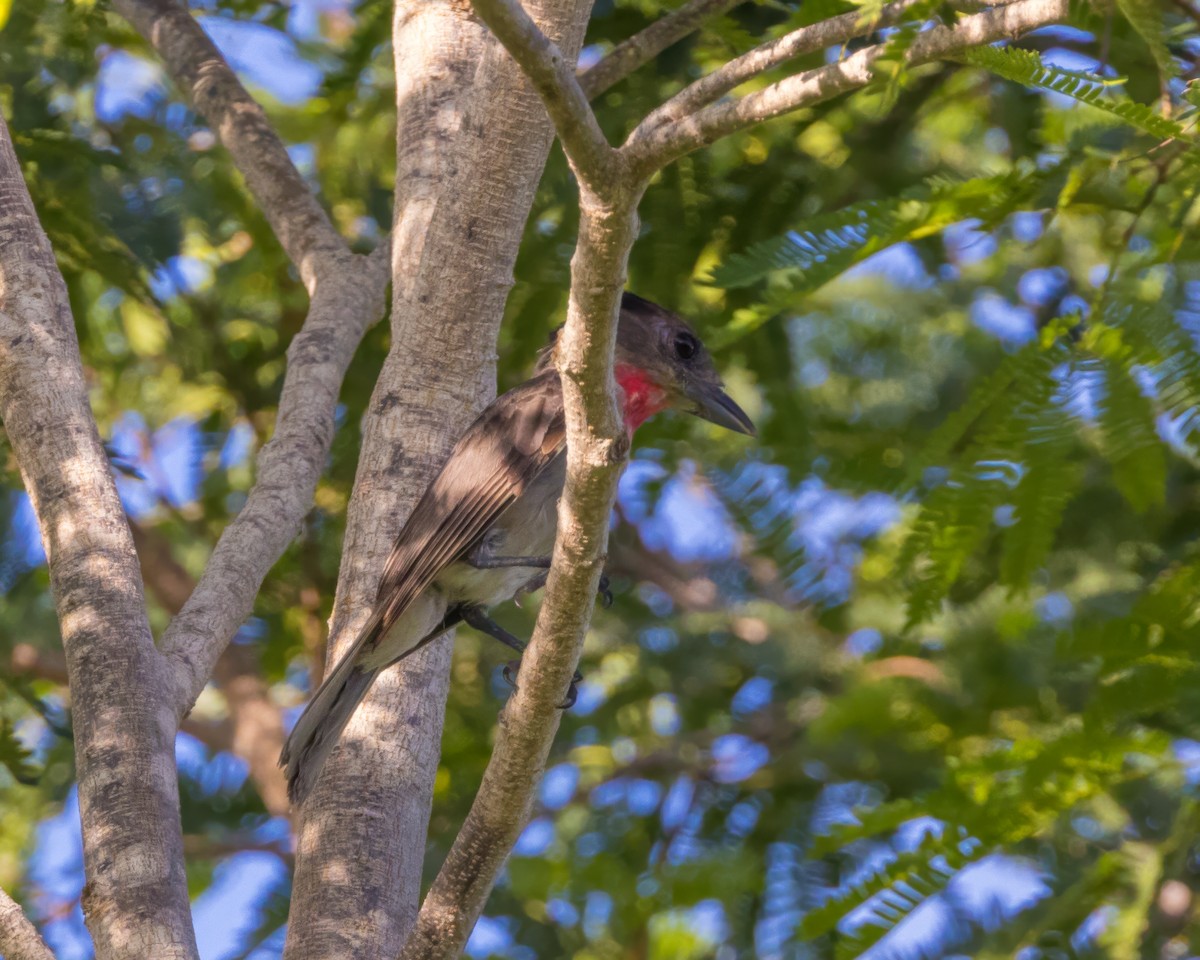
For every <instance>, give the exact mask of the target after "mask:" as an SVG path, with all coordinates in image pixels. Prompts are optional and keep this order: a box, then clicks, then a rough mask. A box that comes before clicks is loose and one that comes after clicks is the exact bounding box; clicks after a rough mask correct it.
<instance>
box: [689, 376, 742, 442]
mask: <svg viewBox="0 0 1200 960" xmlns="http://www.w3.org/2000/svg"><path fill="white" fill-rule="evenodd" d="M684 392H685V393H686V394H687V396H688V399H689V400H691V401H692V402H693V403H695V405H696V406H695V407H694V408H692V410H691V413H693V414H695V415H696V416H697V417H699V418H700V419H701V420H707V421H709V423H715V424H716V425H717V426H719V427H724V428H725V429H727V430H732V431H733V432H734V433H744V434H746V435H747V436H749V437H753V436H757V433H756V432H755V430H754V422H753V421H752V420H751V419H750V418H749V417H748V416H747V415H746V411H745V410H743V409H742V408H741V407H739V406H738V405H737V404H736V403H734V402H733V400H732V399H731V398H730V396H729V394H727V393H726V392H725V391H724V390H722V389H721V387H720V386H719V385H717V384H710V383H693V384H689V385H688V387H687V389H686V390H685V391H684Z"/></svg>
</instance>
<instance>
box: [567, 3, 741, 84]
mask: <svg viewBox="0 0 1200 960" xmlns="http://www.w3.org/2000/svg"><path fill="white" fill-rule="evenodd" d="M744 2H745V0H689V2H688V3H685V4H684V5H683V6H682V7H680V8H679V9H678V10H672V11H671V12H670V13H668V14H667V15H666V16H664V17H660V18H659V19H658V20H655V21H654V22H653V23H652V24H650V26H648V27H646V29H645V30H641V31H639V32H638V33H635V34H634V35H633V36H632V37H629V38H628V39H627V40H622V41H621V42H620V43H618V44H617V45H616V46H615V47H613V49H612V50H611V51H610V52H609V53H608V54H607V55H606V56H605V57H604V58H603V59H602V60H600V61H599V62H598V63H596V64H595V65H594V66H592V67H589V68H588V69H587V70H583V71H581V72H580V73H579V85H580V86H581V87H583V92H584V93H585V94H586V95H587V98H588V99H589V100H595V99H596V97H598V96H600V94H602V93H604V91H605V90H607V89H608V88H609V87H611V86H613V85H614V84H616V83H619V82H620V81H621V80H624V79H625V78H626V77H627V76H629V75H630V74H631V73H633V71H635V70H637V69H638V68H639V67H641V66H643V65H644V64H647V63H649V62H650V61H651V60H653V59H654V58H655V57H657V56H658V55H659V54H660V53H662V52H663V51H664V50H666V49H667V47H670V46H673V45H674V44H676V43H678V42H679V41H680V40H682V39H683V38H684V37H686V36H687V35H688V34H690V33H693V32H694V31H696V30H698V29H699V28H700V25H701V24H702V23H704V21H706V20H711V19H714V18H716V17H719V16H721V15H722V14H724V13H726V12H727V11H728V10H730V9H731V8H733V7H736V6H737V5H738V4H740V3H744Z"/></svg>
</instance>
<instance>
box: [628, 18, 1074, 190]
mask: <svg viewBox="0 0 1200 960" xmlns="http://www.w3.org/2000/svg"><path fill="white" fill-rule="evenodd" d="M1067 8H1068V0H1017V2H1015V3H1011V4H1006V5H1005V6H1002V7H994V8H992V9H989V10H986V11H984V12H983V13H977V14H974V15H973V16H969V17H964V18H963V19H962V20H961V21H959V22H958V23H957V24H955V25H954V26H953V27H946V26H936V27H933V28H932V29H930V30H928V31H926V32H924V33H922V34H921V35H920V36H918V37H917V38H916V39H915V40H914V41H913V44H912V46H910V47H909V48H908V50H907V51H906V52H905V55H904V62H905V63H906V64H907V65H909V66H916V65H918V64H922V63H929V62H930V61H932V60H939V59H943V58H945V57H951V56H954V55H955V54H958V53H961V52H962V51H964V50H967V49H969V48H971V47H978V46H982V45H983V44H986V43H994V42H995V41H997V40H1003V39H1009V38H1011V39H1015V38H1016V37H1019V36H1020V35H1021V34H1023V33H1025V32H1026V31H1028V30H1032V29H1034V28H1035V27H1041V26H1045V25H1046V24H1049V23H1054V22H1056V21H1058V20H1061V19H1063V18H1064V17H1065V16H1066V15H1067ZM886 49H887V45H886V44H882V43H881V44H877V45H875V46H872V47H868V48H866V49H864V50H859V51H858V52H857V53H854V54H852V55H850V56H849V57H847V58H846V59H845V60H841V61H839V62H837V63H831V64H829V65H828V66H825V67H819V68H817V69H815V70H808V71H806V72H804V73H801V74H798V75H796V76H794V77H788V78H787V79H785V80H781V81H779V82H778V83H774V84H771V85H770V86H769V87H766V88H764V89H762V90H759V91H757V92H755V93H750V94H747V95H746V96H744V97H741V98H740V99H737V100H733V101H730V102H726V103H716V104H713V105H711V106H708V107H705V108H703V109H702V110H699V111H698V112H696V113H693V114H691V115H690V116H686V117H682V118H680V119H678V120H674V121H672V122H670V123H667V124H666V125H664V126H661V127H657V128H656V129H653V130H648V129H645V128H644V127H643V126H639V127H638V128H637V130H635V131H634V133H633V135H632V136H631V137H630V138H629V140H628V141H627V142H626V144H625V146H624V147H622V149H621V153H622V154H623V155H625V156H626V157H627V158H628V160H629V162H630V164H631V165H632V167H633V168H634V169H636V170H637V171H639V173H641V174H642V175H649V174H650V173H652V172H653V171H655V170H658V169H661V168H662V167H663V166H665V165H666V164H668V163H670V162H671V161H672V160H675V159H677V158H679V157H681V156H683V155H684V154H686V153H690V152H691V151H692V150H696V149H698V148H699V147H702V146H705V145H707V144H709V143H712V142H713V141H715V140H719V139H720V138H721V137H725V136H728V135H729V134H731V133H735V132H737V131H738V130H742V129H744V128H746V127H749V126H753V125H754V124H756V123H762V122H763V121H764V120H770V119H772V118H774V117H778V116H782V115H783V114H785V113H791V112H792V111H794V110H799V109H800V108H801V107H806V106H811V105H812V104H814V103H820V102H821V101H823V100H828V99H830V98H831V97H835V96H837V95H839V94H842V93H845V92H847V91H848V90H853V89H855V88H857V87H862V86H865V85H866V84H868V83H869V82H870V81H871V80H872V79H873V75H872V72H871V67H872V65H873V64H874V63H875V61H876V60H878V59H879V58H880V57H881V56H882V55H883V54H884V53H885V52H886Z"/></svg>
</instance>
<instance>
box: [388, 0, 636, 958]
mask: <svg viewBox="0 0 1200 960" xmlns="http://www.w3.org/2000/svg"><path fill="white" fill-rule="evenodd" d="M474 3H475V7H476V9H477V10H478V11H479V12H480V16H481V17H483V19H484V20H485V22H487V23H488V24H489V26H492V28H493V30H495V32H496V35H497V37H498V38H499V39H500V41H501V42H502V43H504V44H505V46H506V47H507V48H508V50H509V52H510V54H512V56H513V59H514V60H516V61H517V62H518V63H519V64H521V65H522V66H524V67H525V68H526V69H527V71H528V72H529V73H530V74H531V76H533V77H534V86H535V88H536V89H537V90H538V92H539V93H540V94H541V95H542V96H543V99H544V101H545V103H546V108H547V112H548V113H549V114H550V117H551V119H552V120H553V121H554V124H555V127H556V129H557V130H558V133H559V138H560V140H563V141H564V149H565V150H566V152H567V156H568V158H570V159H571V160H572V162H573V163H574V165H575V167H576V171H577V173H578V174H579V179H580V194H581V196H580V210H581V213H582V217H581V221H580V228H579V229H580V233H579V242H578V245H577V247H576V251H575V256H574V258H573V259H572V261H571V296H570V301H569V305H568V310H567V323H566V326H565V327H564V329H563V332H562V334H561V336H560V337H559V346H558V368H559V372H560V375H561V377H562V386H563V405H564V411H565V415H566V422H567V479H566V485H565V487H564V490H563V496H562V499H561V500H560V501H559V520H558V534H557V537H556V539H555V545H554V563H553V566H552V567H551V570H550V576H549V580H548V582H547V585H546V594H545V600H544V601H543V603H542V607H541V610H540V612H539V614H538V620H537V625H536V627H535V628H534V633H533V638H532V639H531V640H530V643H529V646H528V648H527V649H526V650H525V653H524V654H523V655H522V658H521V676H520V683H519V685H518V689H517V692H516V693H515V694H514V695H513V697H512V698H511V699H510V700H509V701H508V704H507V705H506V706H505V708H504V711H503V713H502V714H501V717H500V722H499V730H498V732H497V737H496V745H495V748H494V749H493V751H492V756H491V759H490V760H489V761H488V766H487V770H486V771H485V773H484V776H483V782H482V783H481V784H480V787H479V791H478V793H477V794H476V796H475V801H474V803H473V804H472V806H471V811H470V813H469V814H468V815H467V819H466V822H465V823H464V824H463V827H462V829H461V830H460V831H459V834H458V836H457V837H456V838H455V841H454V844H453V846H452V847H451V849H450V853H449V854H448V855H447V857H446V861H445V863H443V865H442V868H441V870H440V871H439V872H438V875H437V878H436V879H435V880H434V882H433V885H432V887H431V888H430V890H429V893H428V894H427V896H426V897H425V901H424V902H423V903H422V905H421V910H420V913H419V914H418V916H417V924H416V927H415V928H414V929H413V932H412V935H411V936H410V937H409V939H408V942H407V943H406V944H405V946H404V950H403V951H402V952H401V954H400V956H401V958H402V960H440V958H450V957H456V956H458V955H459V954H460V953H461V951H462V948H463V945H464V944H465V943H466V940H467V937H468V936H469V934H470V932H471V929H472V927H473V926H474V924H475V922H476V920H478V918H479V915H480V913H481V912H482V910H483V907H484V904H485V903H486V902H487V898H488V896H489V895H490V893H491V890H492V888H493V886H494V885H495V882H496V878H497V876H498V875H499V872H500V869H501V867H502V866H503V863H504V860H505V858H506V857H507V856H508V854H509V852H510V851H511V850H512V846H513V844H514V843H515V842H516V840H517V837H518V836H520V832H521V830H522V829H523V828H524V826H525V823H526V822H527V820H528V817H529V811H530V809H531V805H532V802H533V798H534V795H535V793H536V791H537V785H538V783H539V782H540V781H541V776H542V772H543V770H544V769H545V765H546V758H547V756H549V752H550V747H551V744H552V743H553V741H554V736H555V734H556V733H557V731H558V725H559V721H560V718H561V710H560V709H559V704H560V703H561V702H562V699H563V697H564V695H565V694H566V690H567V688H568V686H569V685H570V682H571V678H572V676H573V674H574V672H575V667H576V665H577V664H578V662H579V656H580V653H581V652H582V650H583V641H584V637H585V636H586V633H587V628H588V624H589V622H590V620H591V613H592V603H593V597H594V596H595V593H596V587H597V585H598V583H599V579H600V574H601V572H602V569H603V566H604V555H605V550H606V547H607V543H608V520H609V517H610V516H611V513H612V504H613V501H614V500H615V498H616V491H617V481H618V480H619V478H620V475H621V470H622V468H623V467H624V464H625V461H626V459H627V457H628V454H629V435H628V434H627V433H626V431H625V426H624V422H623V421H622V419H621V416H620V412H619V410H618V407H617V403H616V386H615V383H614V381H613V370H612V367H613V351H614V347H615V344H616V334H617V318H618V315H619V313H620V302H621V290H622V288H623V287H624V285H625V274H626V268H627V265H628V258H629V251H630V249H631V248H632V246H633V241H634V239H635V237H636V236H637V214H636V212H635V211H636V209H637V204H638V201H639V200H640V198H641V194H642V190H643V186H644V185H643V184H641V183H635V182H634V181H633V180H632V178H630V177H628V176H627V175H626V174H625V173H624V171H622V170H621V169H620V168H619V167H617V166H615V165H613V164H611V163H610V162H609V160H608V158H607V157H605V158H604V159H603V160H602V161H600V162H598V163H597V164H596V166H594V167H589V163H590V161H591V160H592V159H593V157H592V156H591V155H587V156H584V157H582V158H580V157H577V156H573V154H575V153H576V151H580V150H587V149H590V148H589V145H588V144H586V143H585V144H582V145H581V144H579V143H578V141H577V140H576V142H575V143H574V144H572V143H568V142H567V141H568V140H569V139H574V138H576V137H577V133H578V130H579V129H580V128H581V127H586V126H588V125H589V123H590V124H594V123H595V118H594V116H593V115H592V112H591V108H590V106H588V104H587V102H586V100H585V99H584V98H583V96H582V91H580V92H579V95H578V96H575V95H574V94H573V93H572V92H571V87H572V86H575V87H576V88H577V85H576V84H574V77H573V76H570V77H568V78H567V81H569V82H567V81H564V80H563V78H562V77H561V76H560V75H559V73H558V72H557V71H556V70H555V69H554V68H555V67H556V64H557V61H556V60H555V57H554V54H553V52H552V51H551V50H550V47H549V45H548V41H546V39H545V37H544V36H543V35H542V33H541V31H540V30H539V29H538V28H537V26H536V25H534V24H533V22H532V20H530V18H529V17H528V15H527V14H525V12H524V10H523V9H522V8H521V7H520V5H519V4H517V3H514V2H511V0H474ZM604 149H605V150H607V149H608V147H607V143H605V145H604Z"/></svg>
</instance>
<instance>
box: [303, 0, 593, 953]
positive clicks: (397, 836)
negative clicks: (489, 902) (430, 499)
mask: <svg viewBox="0 0 1200 960" xmlns="http://www.w3.org/2000/svg"><path fill="white" fill-rule="evenodd" d="M590 8H591V3H590V2H588V0H559V2H549V0H545V2H541V3H537V4H530V12H531V13H532V14H533V15H534V16H535V17H536V18H537V20H538V22H539V23H540V24H541V25H542V27H543V28H544V29H545V30H546V31H547V33H549V34H550V35H551V36H552V37H554V38H555V39H556V40H557V41H558V42H559V44H560V45H561V46H562V47H563V49H564V50H565V51H566V52H567V54H568V56H570V57H571V58H572V59H574V57H575V56H576V55H577V54H578V50H579V46H580V44H581V42H582V38H583V31H584V28H585V26H586V23H587V18H588V15H589V13H590ZM393 27H394V29H393V38H394V44H395V59H396V76H397V85H396V86H397V89H396V101H397V174H396V207H395V217H394V228H395V229H394V239H393V254H392V257H393V259H392V281H393V291H392V349H391V351H390V353H389V355H388V358H387V360H386V362H385V364H384V367H383V371H382V373H381V375H380V378H379V382H378V384H377V385H376V388H375V393H374V396H373V397H372V401H371V405H370V408H369V410H368V413H367V416H366V421H365V423H364V431H363V448H362V453H361V455H360V460H359V467H358V476H357V479H356V482H355V489H354V495H353V498H352V500H351V504H350V508H349V515H348V524H347V532H346V541H345V546H344V551H343V557H342V569H341V578H340V582H339V586H338V597H337V602H336V605H335V608H334V614H333V618H332V621H331V627H330V637H331V643H330V656H331V658H336V657H337V656H339V655H340V654H341V653H342V652H344V651H345V649H346V648H347V646H348V644H349V643H350V642H351V641H352V640H353V639H354V636H355V634H356V633H357V631H358V629H359V627H360V626H361V625H362V623H363V622H364V620H365V619H366V617H367V615H368V614H369V609H370V606H371V603H372V601H373V600H374V598H375V591H376V589H377V586H378V582H379V577H380V574H381V573H382V569H383V564H384V561H385V560H386V558H387V555H388V552H389V551H390V549H391V545H392V541H393V540H394V538H395V536H396V533H397V531H398V530H399V528H400V526H401V524H402V523H403V520H404V519H405V518H406V517H407V515H408V513H409V511H410V510H411V509H412V507H413V505H414V504H415V503H416V500H417V498H418V497H419V496H420V494H421V492H422V491H423V490H424V488H425V486H426V485H427V484H428V482H429V481H430V479H431V478H432V477H433V474H434V473H435V472H436V470H437V468H438V467H439V466H440V465H441V463H442V461H443V460H444V459H445V457H446V455H447V454H448V453H449V450H450V447H451V446H452V445H453V443H454V441H455V440H456V439H457V437H458V436H459V435H460V434H461V433H462V431H463V430H464V429H465V428H466V426H467V425H468V424H469V423H470V421H471V420H472V419H473V418H474V416H475V415H476V413H478V411H479V410H480V409H481V408H482V407H483V406H484V405H485V404H486V403H487V402H488V401H489V400H490V399H491V398H492V397H493V396H494V395H495V360H496V335H497V331H498V329H499V325H500V320H501V317H502V315H503V310H504V302H505V298H506V297H507V295H508V291H509V288H510V287H511V286H512V269H513V263H514V262H515V260H516V254H517V248H518V245H519V243H520V239H521V235H522V232H523V230H524V227H525V222H526V220H527V218H528V216H529V210H530V207H531V205H532V202H533V196H534V191H535V189H536V187H537V183H538V180H539V178H540V176H541V172H542V168H543V166H544V164H545V161H546V155H547V153H548V151H549V148H550V143H551V141H552V137H553V132H552V129H551V126H550V123H549V121H548V119H547V118H546V112H545V109H544V108H543V107H542V105H541V102H540V101H539V100H538V97H537V96H536V94H535V93H534V91H533V89H532V88H531V87H530V85H529V84H528V82H527V81H526V80H525V79H524V77H523V76H522V74H521V71H520V70H519V68H518V67H517V65H516V64H515V63H514V62H513V61H512V59H511V58H510V57H509V55H508V54H507V53H506V52H505V51H504V49H503V48H502V47H501V46H500V45H499V44H498V43H497V42H496V41H495V40H494V39H493V38H492V37H491V36H490V34H488V33H487V31H486V30H485V28H484V27H483V26H482V25H481V24H480V23H479V21H478V20H477V19H475V17H474V15H473V14H472V12H471V10H470V6H469V4H467V3H463V2H449V0H439V2H429V0H424V2H421V0H417V2H399V3H397V6H396V12H395V21H394V25H393ZM448 358H453V363H447V359H448ZM450 646H451V641H450V640H445V641H441V642H439V643H435V644H431V645H430V646H429V647H428V648H426V649H425V650H424V651H423V652H421V653H420V654H417V655H416V656H414V657H412V658H410V659H409V660H406V661H405V662H404V663H403V664H402V665H401V666H400V667H398V668H394V669H392V670H390V671H388V672H387V673H385V674H384V675H383V676H382V677H381V678H380V680H379V681H377V683H376V685H375V688H374V689H373V690H372V691H371V693H370V695H369V696H368V697H367V699H366V701H365V702H364V703H363V706H362V707H361V708H360V710H359V712H358V714H357V715H356V716H355V718H354V719H353V720H352V721H351V723H350V726H349V727H348V728H347V730H346V733H345V734H344V737H343V745H342V746H341V747H340V748H339V749H338V750H337V751H335V752H334V754H333V755H332V756H331V758H330V761H329V763H328V764H327V766H326V770H325V773H324V775H323V776H322V778H321V781H320V782H319V783H318V786H317V788H316V789H315V790H314V791H313V793H312V795H311V796H310V797H309V799H308V801H307V803H306V805H305V809H304V811H303V822H302V824H301V826H300V834H299V841H298V844H297V868H296V879H295V887H294V896H293V908H292V914H291V918H290V921H289V931H288V946H287V950H286V952H285V955H286V957H287V958H288V960H299V958H306V960H307V958H316V957H335V956H336V957H345V956H354V957H363V958H366V957H388V958H391V957H395V956H396V955H397V953H398V952H399V950H400V947H401V945H402V943H403V940H404V937H405V935H406V934H407V932H408V930H409V929H410V928H411V926H412V924H413V921H414V919H415V917H416V912H417V906H418V903H419V896H420V885H421V873H422V866H423V860H424V853H425V846H426V836H425V834H426V828H427V825H428V822H429V809H430V801H431V795H432V788H433V778H434V775H435V773H436V771H437V762H438V754H439V748H440V740H441V727H442V715H443V711H444V707H445V699H446V691H447V686H448V680H449V676H448V674H449V671H448V667H449V661H450ZM331 662H332V659H331Z"/></svg>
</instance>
